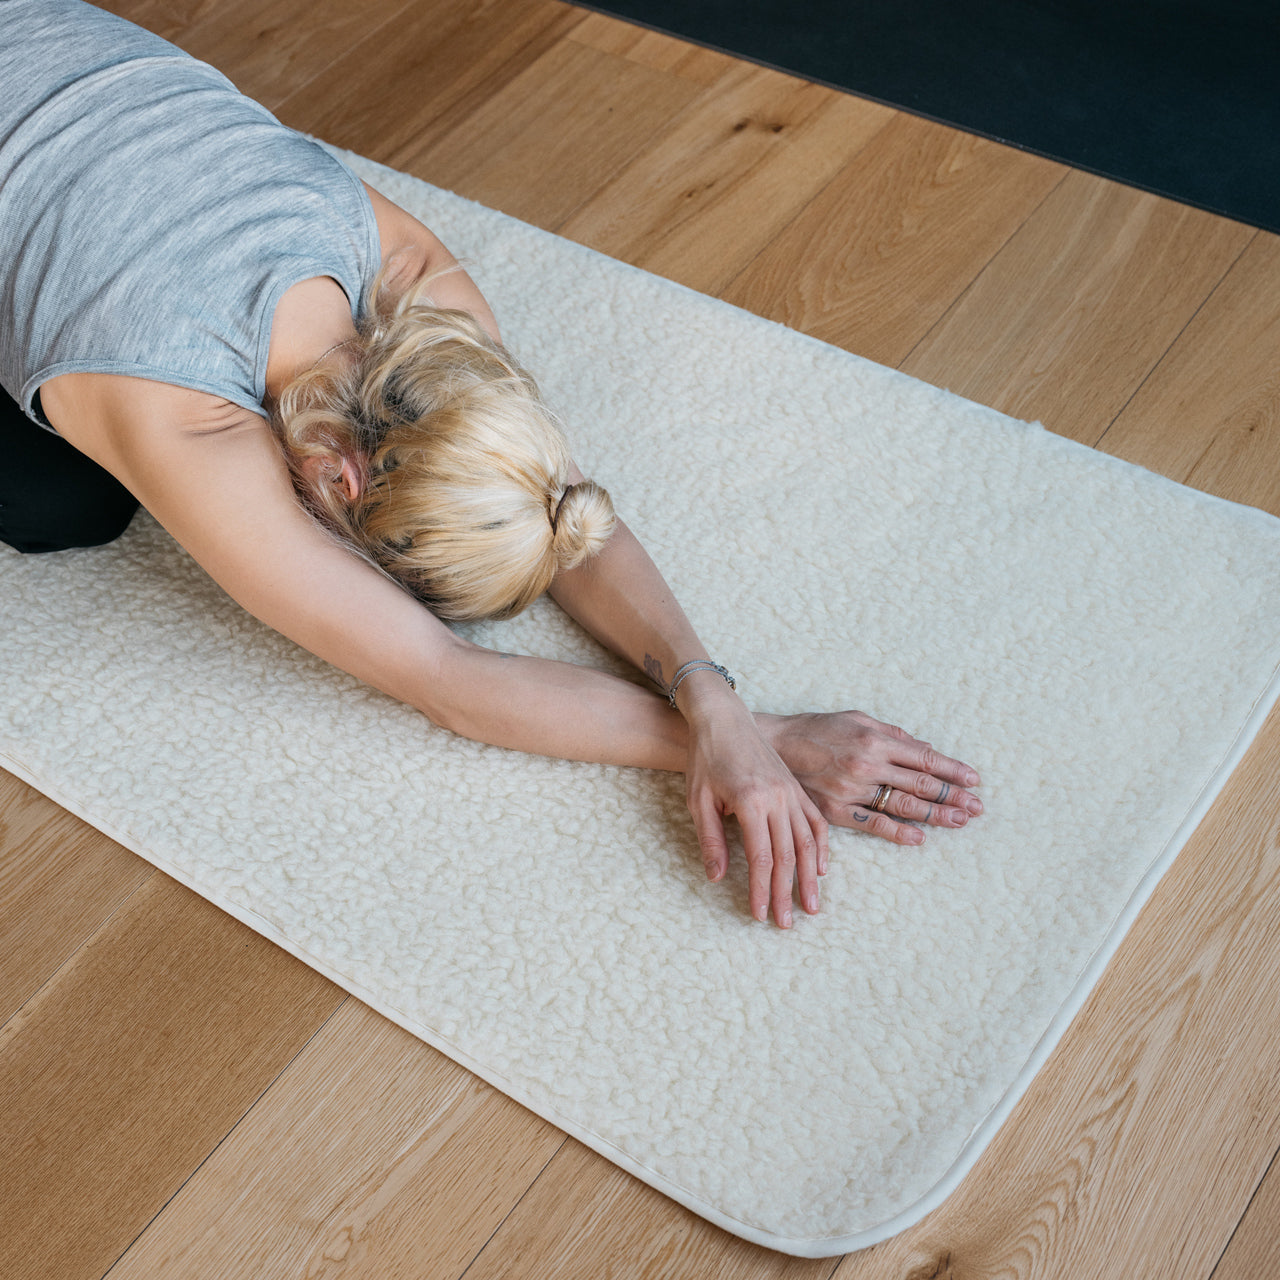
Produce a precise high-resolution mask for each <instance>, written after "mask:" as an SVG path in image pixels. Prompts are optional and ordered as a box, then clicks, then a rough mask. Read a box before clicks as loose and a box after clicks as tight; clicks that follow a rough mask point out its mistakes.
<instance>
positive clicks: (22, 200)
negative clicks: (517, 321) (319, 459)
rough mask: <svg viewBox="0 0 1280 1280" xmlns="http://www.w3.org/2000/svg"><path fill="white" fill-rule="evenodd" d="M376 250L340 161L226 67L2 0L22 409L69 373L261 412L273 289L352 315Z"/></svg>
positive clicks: (3, 248)
mask: <svg viewBox="0 0 1280 1280" xmlns="http://www.w3.org/2000/svg"><path fill="white" fill-rule="evenodd" d="M380 260H381V253H380V246H379V241H378V229H377V223H376V222H375V220H374V215H373V209H372V206H371V205H370V203H369V198H368V194H367V192H366V191H365V190H364V188H363V187H362V186H361V184H360V182H359V181H358V180H357V178H356V177H355V175H354V174H353V173H351V171H350V170H349V169H347V168H346V167H345V166H344V165H343V164H342V163H341V162H340V161H338V160H337V159H335V158H334V157H333V156H331V155H330V154H329V153H328V152H326V151H325V150H324V149H323V148H322V147H320V146H319V145H317V144H316V143H314V142H312V141H311V140H310V139H308V138H305V137H303V136H302V135H301V134H298V133H295V132H294V131H293V130H291V129H287V128H286V127H285V126H284V125H282V124H280V123H279V121H277V120H276V119H275V117H274V116H273V115H271V113H270V112H269V111H267V110H266V108H264V107H261V106H259V105H258V104H257V103H255V102H253V101H251V100H250V99H248V98H246V97H244V96H243V95H242V94H241V93H240V92H239V91H238V90H237V89H236V88H235V86H234V85H232V84H231V82H230V81H229V80H227V79H226V78H225V77H224V76H223V75H221V73H219V72H217V71H215V70H214V69H213V68H212V67H210V66H207V65H206V64H204V63H202V62H198V61H196V60H195V59H194V58H191V57H189V56H188V55H187V54H185V53H183V52H182V51H181V50H180V49H178V48H176V47H175V46H174V45H171V44H169V43H168V42H167V41H165V40H162V39H160V38H159V37H158V36H154V35H152V34H150V33H149V32H146V31H143V30H142V29H141V28H139V27H135V26H134V25H132V24H131V23H129V22H126V21H124V20H123V19H121V18H117V17H115V16H114V15H112V14H108V13H104V12H103V11H102V10H100V9H95V8H93V7H92V6H91V5H88V4H83V3H81V2H80V0H0V385H2V386H3V387H4V388H5V390H6V391H8V392H9V394H10V395H11V396H12V397H13V398H14V399H15V400H17V401H18V403H19V404H20V405H21V406H22V407H23V409H24V410H26V412H27V414H28V415H29V416H30V417H31V418H33V419H34V420H35V421H37V422H38V421H40V418H39V416H38V415H37V414H36V412H35V411H34V410H33V408H32V398H33V397H34V395H35V393H36V391H37V390H38V389H39V387H40V385H41V383H43V382H46V381H48V380H49V379H50V378H52V377H54V376H55V375H57V374H62V373H73V372H97V373H121V374H131V375H133V376H135V377H141V378H151V379H155V380H158V381H161V382H170V383H175V384H177V385H178V386H182V387H189V388H192V389H194V390H197V391H207V392H210V393H212V394H214V395H218V396H222V397H225V398H226V399H227V400H230V401H232V402H233V403H235V404H238V405H243V406H244V407H245V408H247V409H251V410H253V411H255V412H261V408H262V398H263V395H264V393H265V390H266V368H267V349H268V344H269V342H270V338H271V320H272V317H273V315H274V312H275V307H276V303H278V302H279V301H280V298H281V296H282V295H283V294H284V292H285V290H286V289H288V288H289V287H290V286H291V285H294V284H297V283H298V282H299V281H302V280H307V279H310V278H311V277H313V276H331V277H332V278H333V279H334V280H336V281H337V283H338V284H339V285H340V286H341V288H342V289H343V291H344V292H345V293H346V295H347V298H348V299H349V301H350V303H351V312H352V316H353V318H358V317H359V315H360V313H361V307H362V303H363V300H364V297H365V295H366V292H367V290H368V287H369V285H370V284H371V283H372V281H373V279H374V278H375V276H376V274H377V271H378V268H379V265H380ZM42 425H46V426H47V425H48V424H47V423H42Z"/></svg>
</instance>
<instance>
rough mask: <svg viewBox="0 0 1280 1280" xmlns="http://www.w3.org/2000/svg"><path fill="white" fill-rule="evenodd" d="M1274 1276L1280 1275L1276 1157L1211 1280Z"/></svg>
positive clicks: (1279, 1189)
mask: <svg viewBox="0 0 1280 1280" xmlns="http://www.w3.org/2000/svg"><path fill="white" fill-rule="evenodd" d="M1276 1276H1280V1157H1277V1159H1276V1160H1274V1161H1273V1162H1272V1165H1271V1169H1270V1171H1269V1172H1268V1173H1267V1176H1266V1178H1264V1179H1263V1181H1262V1185H1261V1186H1260V1187H1259V1188H1258V1191H1257V1194H1256V1195H1255V1196H1254V1197H1253V1200H1252V1201H1251V1202H1250V1204H1249V1209H1248V1212H1246V1214H1245V1215H1244V1218H1243V1219H1242V1221H1241V1223H1240V1226H1239V1227H1238V1228H1237V1230H1236V1233H1235V1235H1234V1236H1232V1237H1231V1243H1230V1244H1229V1245H1228V1246H1227V1250H1226V1252H1225V1253H1224V1254H1223V1255H1222V1260H1221V1261H1220V1262H1219V1263H1218V1265H1217V1267H1216V1268H1214V1272H1213V1280H1275V1277H1276Z"/></svg>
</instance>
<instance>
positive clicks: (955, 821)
mask: <svg viewBox="0 0 1280 1280" xmlns="http://www.w3.org/2000/svg"><path fill="white" fill-rule="evenodd" d="M968 821H969V815H968V814H967V813H965V812H964V810H963V809H957V810H956V811H955V813H953V814H952V815H951V825H952V826H953V827H963V826H964V824H965V823H966V822H968Z"/></svg>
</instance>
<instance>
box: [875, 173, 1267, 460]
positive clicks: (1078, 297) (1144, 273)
mask: <svg viewBox="0 0 1280 1280" xmlns="http://www.w3.org/2000/svg"><path fill="white" fill-rule="evenodd" d="M1254 235H1255V232H1254V231H1253V229H1252V228H1250V227H1245V226H1242V225H1241V224H1240V223H1238V222H1230V221H1228V220H1227V219H1225V218H1219V217H1215V216H1214V215H1213V214H1209V213H1203V212H1201V211H1200V210H1198V209H1191V208H1188V207H1187V206H1186V205H1179V204H1175V203H1174V202H1173V201H1171V200H1164V199H1161V198H1160V197H1159V196H1153V195H1150V194H1148V193H1146V192H1142V191H1135V190H1134V189H1133V188H1132V187H1124V186H1121V185H1119V184H1118V183H1114V182H1107V181H1104V180H1103V179H1100V178H1096V177H1094V176H1093V175H1091V174H1086V173H1080V172H1073V173H1070V174H1068V175H1067V177H1066V179H1065V180H1064V181H1063V182H1062V183H1061V184H1060V185H1059V186H1058V187H1057V188H1056V189H1055V190H1054V191H1053V192H1052V193H1051V194H1050V196H1049V197H1048V199H1047V200H1045V201H1044V203H1043V204H1042V205H1041V206H1040V207H1039V208H1038V209H1036V211H1035V212H1034V213H1033V214H1032V215H1031V217H1030V218H1028V219H1027V221H1026V222H1025V223H1024V224H1023V225H1022V226H1021V227H1020V228H1019V229H1018V232H1017V234H1016V235H1014V236H1013V237H1012V239H1011V240H1010V241H1009V243H1008V244H1007V245H1006V246H1005V247H1004V248H1003V249H1002V250H1001V251H1000V252H999V253H998V254H996V256H995V258H993V259H992V261H991V263H990V264H989V265H988V267H987V268H986V270H985V271H983V273H982V274H981V275H980V276H979V277H978V279H977V280H976V281H975V282H974V284H973V286H972V288H970V289H967V290H966V291H965V292H964V293H963V294H962V295H961V297H960V298H959V299H958V300H957V301H956V303H955V304H954V305H953V306H952V307H951V308H950V310H949V311H948V312H947V314H946V315H945V316H944V317H943V318H942V320H941V321H939V323H938V324H937V325H936V326H935V327H934V328H933V329H932V330H930V332H929V333H928V334H927V335H926V336H925V338H924V339H923V340H922V341H921V342H920V344H919V345H918V346H917V347H916V348H915V350H913V351H912V352H911V354H910V355H909V356H908V357H907V359H906V361H905V362H903V364H902V365H901V368H902V370H903V372H904V373H909V374H911V375H912V376H914V377H917V378H923V379H924V380H925V381H927V382H933V383H945V385H946V386H947V387H948V388H950V389H951V390H953V391H955V392H957V393H958V394H960V395H963V396H967V397H968V398H969V399H971V400H977V401H978V402H979V403H981V404H986V405H990V406H991V407H992V408H994V409H999V410H1000V411H1001V412H1002V413H1008V414H1011V415H1012V416H1014V417H1016V418H1024V419H1031V420H1039V421H1042V422H1043V423H1044V424H1045V425H1046V426H1047V427H1049V428H1050V429H1051V430H1053V431H1056V432H1058V433H1059V434H1060V435H1066V436H1070V437H1071V438H1072V439H1075V440H1080V441H1082V442H1084V443H1086V444H1094V443H1096V442H1097V440H1098V439H1099V438H1100V437H1101V436H1102V434H1103V432H1104V431H1105V430H1106V429H1107V428H1108V427H1109V426H1110V425H1111V422H1112V420H1113V419H1114V418H1115V417H1116V415H1117V414H1118V413H1119V412H1120V410H1121V409H1122V408H1123V407H1124V405H1125V403H1126V401H1127V400H1128V399H1129V397H1130V396H1131V395H1132V394H1133V389H1134V387H1136V386H1137V385H1139V384H1140V383H1141V381H1142V380H1143V378H1145V377H1146V375H1147V374H1148V373H1149V372H1150V371H1151V369H1152V368H1154V367H1155V365H1156V363H1157V362H1158V361H1159V360H1160V359H1161V357H1162V356H1163V355H1164V354H1165V352H1166V351H1167V350H1168V348H1169V347H1170V346H1171V345H1172V343H1173V342H1174V340H1175V339H1176V338H1177V337H1178V335H1179V333H1180V332H1181V331H1182V330H1183V329H1184V328H1185V327H1186V325H1187V323H1188V322H1189V321H1190V320H1191V318H1192V317H1193V316H1194V315H1195V313H1196V310H1197V309H1198V308H1199V307H1200V305H1201V304H1202V303H1203V302H1204V300H1205V299H1206V298H1207V297H1208V296H1209V294H1210V293H1211V292H1212V291H1213V288H1214V287H1215V286H1216V285H1217V284H1218V283H1219V281H1220V280H1221V279H1222V278H1223V276H1225V275H1226V273H1227V271H1228V270H1229V269H1230V268H1231V266H1232V265H1233V263H1234V262H1235V261H1236V259H1237V258H1238V257H1239V256H1240V254H1241V253H1243V252H1244V250H1245V248H1246V246H1247V245H1248V244H1249V242H1250V241H1251V240H1252V239H1253V237H1254ZM961 369H962V370H963V373H958V370H961Z"/></svg>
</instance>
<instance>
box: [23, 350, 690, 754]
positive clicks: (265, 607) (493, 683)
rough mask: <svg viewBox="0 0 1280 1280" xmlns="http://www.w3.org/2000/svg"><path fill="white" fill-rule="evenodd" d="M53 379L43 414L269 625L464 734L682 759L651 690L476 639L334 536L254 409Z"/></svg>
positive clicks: (677, 736) (162, 391)
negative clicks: (80, 391) (80, 394)
mask: <svg viewBox="0 0 1280 1280" xmlns="http://www.w3.org/2000/svg"><path fill="white" fill-rule="evenodd" d="M70 378H76V379H79V380H80V381H81V385H82V386H87V387H88V389H89V390H90V391H91V392H92V393H93V400H94V403H93V404H92V405H88V404H86V405H85V406H84V409H83V412H80V413H77V412H76V411H75V407H74V401H73V400H72V401H71V402H70V403H69V402H68V395H67V393H68V391H69V390H74V384H73V385H72V387H70V388H68V386H67V385H66V384H67V383H68V382H69V379H70ZM90 379H92V381H89V380H90ZM58 381H59V382H61V383H63V384H64V385H63V386H62V387H61V388H59V389H58V390H59V392H60V393H61V394H60V395H59V396H51V397H49V398H50V400H51V401H54V402H55V403H56V402H58V400H61V402H62V404H63V406H65V407H64V412H63V413H62V414H61V415H59V416H58V417H56V418H55V419H54V421H55V423H56V425H58V426H59V428H60V429H61V430H62V431H63V434H65V435H67V436H68V438H69V439H70V441H71V443H72V444H74V445H76V446H77V447H78V448H80V449H82V450H83V451H84V452H86V453H88V454H89V455H90V456H91V457H93V458H94V460H95V461H97V462H99V463H100V464H101V465H103V466H105V467H106V468H107V469H108V470H109V471H111V472H112V473H113V474H115V475H116V476H117V477H118V478H119V479H120V480H121V481H122V482H123V483H124V484H125V485H126V486H127V487H128V488H129V489H130V490H131V491H132V492H133V493H134V494H135V496H137V497H138V499H139V500H140V501H141V502H142V504H143V505H144V506H145V507H146V508H147V509H148V510H149V511H150V512H151V513H152V515H154V516H155V518H156V519H157V520H159V521H160V523H161V524H162V525H164V527H165V528H166V529H167V530H168V531H169V532H170V533H171V534H172V535H173V537H174V538H175V539H176V540H177V541H178V542H179V543H180V544H181V545H182V546H183V547H185V548H186V549H187V551H189V552H190V553H191V555H192V556H193V557H194V558H195V559H196V561H197V562H198V563H199V564H200V565H201V566H202V567H203V568H204V569H205V571H206V572H208V573H209V575H210V576H211V577H212V578H213V579H214V580H215V581H216V582H217V583H218V584H219V585H220V586H221V587H223V589H224V590H226V591H227V593H228V594H229V595H230V596H231V597H232V598H233V599H235V600H236V601H237V603H239V604H240V605H241V606H243V607H244V608H245V609H247V610H248V611H249V612H250V613H252V614H253V615H254V616H256V617H257V618H259V619H261V620H262V621H263V622H265V623H266V624H267V625H268V626H271V627H272V628H274V629H275V630H277V631H280V632H281V633H282V634H284V635H286V636H288V637H289V638H290V639H291V640H294V641H295V642H297V643H298V644H300V645H302V646H303V647H304V648H306V649H308V650H310V651H311V652H312V653H315V654H317V655H318V656H319V657H321V658H323V659H325V660H326V661H328V662H331V663H332V664H333V665H334V666H337V667H340V668H342V669H343V670H344V671H347V672H349V673H350V674H351V675H354V676H356V677H357V678H358V679H360V680H362V681H364V682H365V683H367V684H370V685H372V686H373V687H375V688H377V689H380V690H382V691H383V692H385V693H388V694H390V695H391V696H393V697H395V698H397V699H399V700H400V701H403V702H406V703H408V704H409V705H411V706H414V707H416V708H417V709H418V710H420V711H422V712H423V713H424V714H425V715H426V716H427V717H428V718H429V719H431V720H432V721H433V722H435V723H436V724H439V725H442V726H443V727H445V728H448V729H451V730H453V731H454V732H457V733H460V734H462V735H464V736H466V737H470V738H476V739H479V740H480V741H484V742H490V743H494V744H495V745H498V746H504V747H512V748H515V749H517V750H521V751H529V752H534V753H537V754H539V755H549V756H559V757H562V758H565V759H576V760H591V761H599V762H603V763H611V764H626V765H639V766H644V767H649V768H662V769H673V770H679V769H682V768H683V766H684V756H685V749H686V746H685V733H684V722H683V720H682V719H681V717H680V716H679V715H678V714H677V713H675V712H673V711H671V710H670V708H669V707H667V705H666V703H665V701H664V700H663V699H662V698H661V697H659V696H657V695H656V694H654V693H651V692H650V691H648V690H647V689H643V688H640V687H638V686H636V685H634V684H631V683H630V682H628V681H625V680H620V679H618V678H616V677H614V676H611V675H609V674H608V673H606V672H602V671H595V670H591V669H588V668H583V667H578V666H574V665H571V664H568V663H562V662H554V661H548V660H544V659H538V658H528V657H516V656H508V655H504V654H499V653H495V652H494V651H492V650H489V649H484V648H481V647H479V646H477V645H474V644H471V643H469V642H467V641H466V640H463V639H462V638H460V637H458V636H456V635H455V634H454V633H453V632H452V631H450V630H449V629H448V628H447V627H446V626H444V625H443V624H442V623H441V622H440V621H439V620H438V619H437V618H435V617H434V616H433V615H432V614H431V613H430V612H429V611H428V610H427V609H425V608H424V607H423V606H422V605H421V604H419V603H418V602H417V601H416V600H414V599H413V598H412V597H411V596H410V595H408V594H407V593H406V592H404V591H403V590H402V589H401V588H400V587H398V586H397V585H396V584H395V583H393V582H391V581H390V580H389V579H388V578H386V577H384V576H383V575H382V574H381V573H380V572H378V571H377V570H376V569H374V568H372V567H371V566H370V565H368V564H366V563H365V562H364V561H362V560H360V559H359V558H358V557H356V556H355V555H354V554H352V553H351V552H349V551H348V550H346V549H345V548H343V547H342V546H340V545H339V544H338V543H337V542H335V541H334V540H333V539H331V538H330V537H329V536H328V535H327V534H325V533H324V532H323V531H322V530H321V529H320V528H319V527H318V526H317V525H316V524H315V523H314V521H312V520H311V519H310V518H309V517H308V516H307V515H306V514H305V513H304V512H303V510H302V509H301V507H300V506H299V504H298V501H297V499H296V497H295V496H294V492H293V488H292V484H291V482H290V480H289V476H288V474H287V471H286V468H285V465H284V462H283V459H282V458H281V455H280V450H279V447H278V445H277V444H276V442H275V440H274V439H273V437H272V435H271V432H270V429H269V427H268V426H267V424H266V423H265V421H264V420H263V419H262V418H260V417H258V416H256V415H253V414H250V413H248V412H246V411H245V410H242V409H238V408H236V407H235V406H230V405H227V404H225V402H222V401H217V400H214V398H213V397H210V396H207V395H203V394H201V393H199V392H190V391H184V390H182V389H180V388H176V387H169V386H165V385H162V384H156V383H147V382H143V381H141V380H138V379H131V378H119V377H112V378H109V379H106V378H103V377H101V376H100V375H69V378H67V379H59V380H58ZM104 400H105V402H106V403H105V404H104V403H103V402H104ZM83 423H97V424H103V425H99V426H96V427H92V428H85V427H84V426H77V425H76V424H83ZM176 424H181V425H176Z"/></svg>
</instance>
